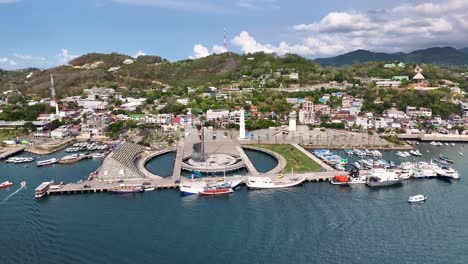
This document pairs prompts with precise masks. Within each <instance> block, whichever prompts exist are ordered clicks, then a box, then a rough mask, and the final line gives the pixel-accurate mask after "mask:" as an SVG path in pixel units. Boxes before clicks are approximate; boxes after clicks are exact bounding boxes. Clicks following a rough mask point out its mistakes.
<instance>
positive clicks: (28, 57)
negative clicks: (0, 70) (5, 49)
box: [13, 53, 46, 61]
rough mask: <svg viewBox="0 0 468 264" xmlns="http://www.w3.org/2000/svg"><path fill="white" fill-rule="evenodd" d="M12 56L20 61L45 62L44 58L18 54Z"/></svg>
mask: <svg viewBox="0 0 468 264" xmlns="http://www.w3.org/2000/svg"><path fill="white" fill-rule="evenodd" d="M13 56H14V57H16V58H18V59H21V60H29V61H45V60H46V59H45V58H44V57H35V56H32V55H25V54H18V53H13Z"/></svg>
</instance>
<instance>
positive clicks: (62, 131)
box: [50, 126, 71, 139]
mask: <svg viewBox="0 0 468 264" xmlns="http://www.w3.org/2000/svg"><path fill="white" fill-rule="evenodd" d="M70 135H71V131H70V129H69V128H68V127H67V126H61V127H59V128H57V129H55V130H53V131H52V132H50V137H51V138H55V139H62V138H65V137H68V136H70Z"/></svg>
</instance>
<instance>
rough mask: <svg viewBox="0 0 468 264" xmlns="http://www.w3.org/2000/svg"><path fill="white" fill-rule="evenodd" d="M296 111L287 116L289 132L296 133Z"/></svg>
mask: <svg viewBox="0 0 468 264" xmlns="http://www.w3.org/2000/svg"><path fill="white" fill-rule="evenodd" d="M296 116H297V115H296V111H292V112H291V113H290V114H289V131H296Z"/></svg>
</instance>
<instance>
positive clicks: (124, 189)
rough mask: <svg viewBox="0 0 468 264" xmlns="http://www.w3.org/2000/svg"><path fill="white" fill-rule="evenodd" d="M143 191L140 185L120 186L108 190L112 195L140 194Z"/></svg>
mask: <svg viewBox="0 0 468 264" xmlns="http://www.w3.org/2000/svg"><path fill="white" fill-rule="evenodd" d="M144 191H145V190H144V189H143V187H142V186H141V184H120V185H119V186H117V187H113V188H110V189H109V192H112V193H140V192H144Z"/></svg>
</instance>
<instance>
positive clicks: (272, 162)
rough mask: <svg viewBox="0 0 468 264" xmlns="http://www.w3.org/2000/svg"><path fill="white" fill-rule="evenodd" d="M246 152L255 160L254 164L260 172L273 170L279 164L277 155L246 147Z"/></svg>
mask: <svg viewBox="0 0 468 264" xmlns="http://www.w3.org/2000/svg"><path fill="white" fill-rule="evenodd" d="M244 152H245V154H246V155H247V156H248V157H249V159H250V160H254V161H255V162H253V165H254V166H255V168H256V169H257V171H258V172H268V171H270V170H272V169H273V168H274V167H276V165H277V164H278V161H277V160H276V158H275V157H273V156H271V155H269V154H266V153H264V152H260V151H256V150H251V149H244Z"/></svg>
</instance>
